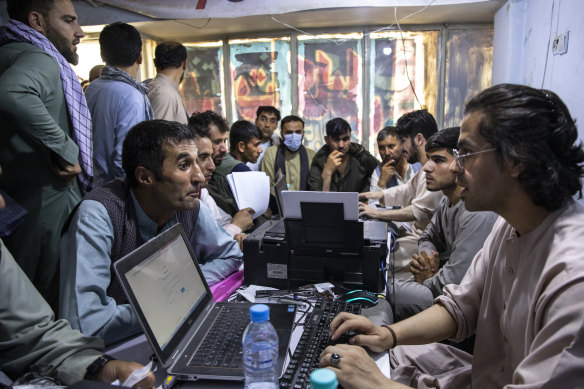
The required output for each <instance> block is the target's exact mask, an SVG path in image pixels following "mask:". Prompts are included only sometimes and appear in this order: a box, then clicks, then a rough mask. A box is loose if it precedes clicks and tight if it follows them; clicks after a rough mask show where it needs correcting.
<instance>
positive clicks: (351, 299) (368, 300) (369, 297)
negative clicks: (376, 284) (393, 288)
mask: <svg viewBox="0 0 584 389" xmlns="http://www.w3.org/2000/svg"><path fill="white" fill-rule="evenodd" d="M339 300H340V301H346V302H347V303H349V304H361V306H362V307H363V308H369V307H372V306H374V305H376V304H377V302H378V301H379V299H378V298H377V294H375V293H371V292H369V291H367V290H363V289H357V290H351V291H350V292H347V293H345V294H344V295H342V296H340V297H339Z"/></svg>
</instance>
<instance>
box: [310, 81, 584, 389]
mask: <svg viewBox="0 0 584 389" xmlns="http://www.w3.org/2000/svg"><path fill="white" fill-rule="evenodd" d="M464 113H465V115H464V120H463V122H462V129H461V134H460V138H459V141H458V150H457V153H455V156H457V161H455V162H453V164H452V166H451V170H452V171H453V172H455V173H456V174H457V183H458V185H460V186H462V187H463V188H464V189H463V191H462V193H461V196H462V199H463V200H464V202H465V207H466V208H467V209H468V210H469V211H478V210H490V211H494V212H496V213H498V214H499V215H500V216H501V217H500V218H499V220H498V221H497V222H496V223H495V226H494V227H493V231H492V233H491V235H490V236H489V237H488V238H487V240H486V242H485V245H484V247H483V249H482V250H481V251H479V252H478V253H477V255H476V257H475V258H474V261H473V263H472V264H471V266H470V268H469V270H468V272H467V274H466V276H465V277H464V278H463V280H462V282H461V283H460V285H447V286H446V287H445V288H444V295H442V296H440V297H438V298H437V299H436V301H435V304H434V305H433V306H432V307H430V308H429V309H427V310H425V311H423V312H421V313H419V314H418V315H416V316H413V317H411V318H409V319H407V320H404V321H401V322H399V323H396V324H393V325H391V326H386V327H385V328H384V327H377V326H375V325H373V324H372V323H371V322H370V321H368V320H367V319H365V318H363V317H361V316H355V315H350V314H340V315H339V316H337V317H336V318H335V319H334V320H333V322H332V323H331V332H332V338H333V339H336V338H338V337H339V336H340V335H341V334H342V333H345V332H346V331H347V330H348V329H353V330H356V331H357V332H359V333H360V334H361V335H357V336H354V337H353V338H352V340H351V343H352V344H358V345H362V346H366V347H368V348H369V349H371V350H373V351H382V350H386V349H388V348H393V349H392V351H391V365H392V373H391V376H392V379H394V380H395V381H389V380H387V379H386V378H385V377H384V376H383V375H382V374H381V372H380V371H379V369H378V368H377V367H376V365H375V364H374V363H373V362H372V360H371V358H369V357H368V355H367V354H366V353H365V351H364V349H362V348H361V347H357V346H352V345H337V346H330V347H328V348H327V349H325V351H324V352H323V354H322V356H321V360H320V364H321V366H330V365H331V354H333V353H336V354H338V355H339V356H340V361H339V362H338V363H336V367H334V368H333V370H335V371H336V373H337V375H338V378H339V383H340V384H341V385H343V387H344V388H347V389H348V388H357V387H358V388H369V387H372V388H376V389H377V388H401V387H404V385H410V386H413V387H417V388H456V389H459V388H466V387H474V388H480V389H482V388H562V389H564V388H581V387H583V385H584V351H583V350H584V239H583V237H584V206H583V205H582V204H581V203H578V202H577V201H576V200H574V199H573V196H574V195H575V194H577V193H579V194H580V195H581V189H582V182H581V178H582V176H583V171H584V166H583V163H584V151H583V149H582V145H581V144H579V143H578V144H577V143H576V142H577V139H578V131H577V129H576V126H575V124H574V121H573V120H572V118H571V116H570V113H569V112H568V109H567V107H566V106H565V104H564V103H563V102H562V101H561V100H560V98H559V97H558V96H557V95H555V94H554V93H553V92H550V91H546V90H536V89H533V88H529V87H526V86H520V85H509V84H503V85H497V86H494V87H491V88H489V89H486V90H484V91H483V92H481V93H479V95H477V96H476V97H474V98H473V99H472V100H470V101H469V102H468V103H467V104H466V107H465V111H464ZM473 333H476V343H475V349H474V354H473V356H470V355H468V354H466V353H464V352H462V351H460V350H458V349H454V348H452V347H449V346H446V345H443V344H439V343H433V344H429V343H431V342H436V341H439V340H443V339H447V338H450V339H452V340H455V341H460V340H462V339H464V338H466V337H468V336H470V335H472V334H473ZM416 344H417V345H422V346H407V345H416ZM396 345H400V347H397V348H394V347H395V346H396ZM335 361H336V359H335V358H333V362H335ZM396 381H397V382H396Z"/></svg>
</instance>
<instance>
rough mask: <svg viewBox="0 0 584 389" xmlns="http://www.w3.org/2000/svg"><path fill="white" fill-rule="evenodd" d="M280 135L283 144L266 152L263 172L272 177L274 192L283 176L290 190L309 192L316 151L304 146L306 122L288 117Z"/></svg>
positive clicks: (284, 121) (291, 116)
mask: <svg viewBox="0 0 584 389" xmlns="http://www.w3.org/2000/svg"><path fill="white" fill-rule="evenodd" d="M280 133H281V134H282V142H281V143H280V145H279V146H272V147H270V148H268V149H267V150H266V152H265V153H264V159H262V169H261V170H262V171H263V172H265V173H266V174H267V175H268V177H270V184H271V185H270V188H272V192H273V187H274V184H275V182H276V181H277V180H278V179H279V178H280V177H281V176H286V183H287V184H288V189H290V190H307V181H308V172H309V170H310V164H311V163H312V158H314V155H315V154H316V151H314V150H313V149H310V148H308V147H304V145H303V144H302V142H303V140H304V120H302V119H301V118H299V117H298V116H294V115H290V116H286V117H285V118H284V119H282V122H281V123H280ZM272 195H274V193H272Z"/></svg>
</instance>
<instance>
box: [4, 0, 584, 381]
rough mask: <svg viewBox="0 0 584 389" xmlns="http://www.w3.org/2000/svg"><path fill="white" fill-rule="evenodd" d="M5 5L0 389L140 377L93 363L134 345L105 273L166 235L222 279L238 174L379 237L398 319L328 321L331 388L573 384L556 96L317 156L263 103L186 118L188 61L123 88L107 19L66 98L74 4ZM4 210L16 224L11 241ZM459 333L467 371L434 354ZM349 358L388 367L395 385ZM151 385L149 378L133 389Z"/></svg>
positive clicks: (120, 43) (133, 67)
mask: <svg viewBox="0 0 584 389" xmlns="http://www.w3.org/2000/svg"><path fill="white" fill-rule="evenodd" d="M7 9H8V15H9V17H10V20H9V22H8V23H7V24H6V25H5V26H3V27H1V28H0V91H2V95H1V97H0V123H1V126H2V128H1V130H0V142H1V143H0V166H1V168H2V169H3V172H2V176H1V177H0V189H1V190H2V192H0V209H2V208H4V197H3V195H4V196H6V199H7V200H8V201H7V203H8V204H9V205H8V207H7V209H6V210H0V227H2V229H1V230H2V231H6V233H5V236H3V237H2V239H3V240H0V292H1V295H2V299H1V302H0V373H1V374H2V375H0V379H2V378H6V379H9V380H18V379H19V377H20V378H21V377H22V376H23V374H24V373H26V372H27V371H29V370H34V371H35V372H37V373H38V374H40V375H42V376H50V377H52V379H54V380H56V381H58V382H61V383H64V384H70V383H73V382H76V381H79V380H80V379H83V378H85V379H97V380H102V381H105V382H111V381H113V380H115V379H121V380H123V379H124V378H126V377H127V376H128V375H129V374H130V373H131V372H132V371H133V370H135V369H136V368H139V367H141V366H140V365H138V364H135V363H132V362H123V361H115V360H111V358H109V357H107V356H104V355H103V350H104V346H108V345H112V344H114V343H116V342H119V341H122V340H124V339H126V338H128V337H130V336H132V335H135V334H137V333H139V332H140V326H139V323H138V319H137V317H136V314H135V313H134V311H133V310H132V308H131V306H130V305H129V304H128V301H127V299H126V296H125V295H124V292H123V290H122V288H121V286H120V284H119V282H118V280H117V279H116V278H115V277H114V276H113V272H112V265H113V263H114V262H115V261H117V260H118V259H120V258H122V257H123V256H124V255H126V254H127V253H129V252H131V251H132V250H134V249H135V248H137V247H139V246H140V245H142V244H143V243H144V242H146V241H147V240H149V239H151V238H152V237H154V236H156V235H158V234H159V233H161V232H163V231H165V230H167V229H168V228H170V227H172V226H173V225H175V224H176V223H181V224H182V226H183V228H184V230H185V233H186V235H187V237H188V239H189V241H190V244H191V246H192V249H193V251H194V253H195V255H196V257H197V258H198V260H199V261H200V265H201V269H202V271H203V274H204V276H205V279H206V281H207V283H208V284H209V285H213V284H215V283H218V282H220V281H221V280H223V279H225V278H226V277H227V276H229V275H230V274H232V273H233V272H235V271H237V270H238V269H240V268H241V265H242V259H243V253H242V247H243V244H242V241H243V240H244V239H245V238H246V234H245V233H246V232H249V231H250V230H252V229H253V228H254V226H256V225H257V221H256V222H254V219H253V217H252V215H253V214H254V213H255V211H254V210H253V209H251V208H246V209H239V208H238V206H237V202H236V201H235V198H234V195H233V193H232V191H231V189H230V186H229V184H228V180H227V176H228V175H229V174H231V173H233V172H249V171H254V170H256V171H263V172H265V173H266V175H267V176H268V177H269V179H270V183H271V187H273V185H274V183H275V182H276V181H277V180H279V179H280V178H281V177H284V178H285V181H286V184H287V186H288V188H289V189H290V190H312V191H325V192H326V191H342V192H359V193H360V195H359V197H360V200H362V202H361V203H360V204H359V211H360V212H359V214H360V216H361V217H364V218H373V219H378V220H384V221H387V222H389V223H390V224H391V225H392V228H391V234H392V239H393V240H394V241H395V246H394V247H393V252H392V253H391V254H390V259H391V275H390V282H391V284H392V288H391V290H392V293H391V294H390V296H388V297H389V300H390V301H391V303H392V306H393V309H394V312H393V314H394V316H395V319H396V323H395V324H392V325H390V326H385V327H378V326H375V325H373V324H372V323H371V322H370V321H368V320H367V319H366V318H364V317H362V316H356V315H351V314H341V315H339V316H338V317H337V318H335V320H333V322H332V323H331V334H332V338H333V339H336V338H338V337H339V336H340V335H341V334H344V333H346V332H347V331H348V330H354V331H356V332H357V333H358V335H356V336H353V337H352V338H351V339H350V344H349V345H336V346H330V347H328V348H327V349H326V350H325V351H324V353H323V354H322V356H321V361H320V363H321V365H322V366H325V367H329V368H331V369H333V370H335V372H336V373H337V375H338V377H339V381H340V383H341V384H342V385H343V387H345V388H353V387H354V388H357V387H359V388H363V387H375V386H379V385H383V386H384V387H401V385H410V386H414V387H453V388H461V387H471V386H474V387H487V386H489V385H491V386H501V387H502V386H506V385H516V386H514V387H521V385H525V386H526V387H551V386H552V385H554V384H557V385H558V386H562V387H577V385H576V382H579V381H578V380H577V379H578V377H581V376H582V375H584V372H583V371H582V370H583V369H584V368H583V367H582V366H584V361H583V360H582V359H583V358H582V357H581V352H580V350H582V347H584V344H583V342H584V339H583V335H584V332H583V326H584V320H583V319H584V318H583V317H582V315H583V312H584V309H583V308H584V303H583V302H582V301H583V300H582V299H581V297H580V296H581V295H582V293H583V292H584V290H583V289H584V264H583V263H584V262H583V261H581V259H582V256H583V255H584V254H582V252H583V250H582V248H583V247H582V245H581V244H580V243H579V242H580V240H579V239H578V237H581V236H582V234H583V233H584V217H583V216H584V209H583V208H582V205H581V204H579V203H578V202H577V201H575V200H574V199H573V196H575V195H576V194H580V195H581V188H582V183H581V178H582V175H583V169H584V167H583V163H584V151H583V150H582V146H581V145H579V144H577V138H578V132H577V129H576V126H575V124H574V120H573V119H572V117H571V116H570V113H569V111H568V109H567V108H566V106H565V104H564V103H563V102H562V100H561V99H560V98H559V97H558V96H557V95H555V94H554V93H553V92H550V91H545V90H536V89H533V88H530V87H526V86H520V85H510V84H503V85H497V86H494V87H491V88H489V89H486V90H484V91H483V92H481V93H479V94H478V95H477V96H475V97H474V98H473V99H471V100H470V101H469V102H468V103H467V104H466V105H465V109H464V119H463V121H462V124H461V127H453V128H446V129H443V130H440V131H439V130H438V126H437V123H436V121H435V120H434V118H433V116H432V115H431V114H430V113H429V112H428V111H426V110H416V111H412V112H409V113H406V114H404V115H403V116H402V117H400V118H399V120H398V121H397V122H396V125H395V127H393V126H388V127H385V128H383V129H381V130H380V131H379V133H378V136H377V148H378V151H379V155H380V157H381V161H379V160H378V159H377V158H376V157H375V156H373V155H372V154H371V153H369V151H367V150H366V149H365V148H364V147H363V146H362V145H360V144H358V143H355V142H353V141H352V138H354V137H353V136H352V131H353V130H352V129H351V126H350V124H349V123H348V122H347V121H346V120H344V119H343V118H333V119H331V120H329V121H328V122H327V123H326V136H325V137H324V142H325V145H324V146H323V147H322V148H321V149H320V150H312V149H310V148H309V147H306V146H305V145H304V125H305V122H304V120H303V119H302V118H301V117H299V116H295V115H288V116H285V117H283V118H282V117H281V114H280V111H279V110H278V109H277V108H275V107H272V106H260V107H259V108H258V109H257V113H256V119H255V123H252V122H250V121H246V120H238V121H236V122H234V123H233V124H232V125H231V126H229V125H228V123H227V122H226V120H225V119H224V118H223V117H221V116H220V115H218V114H217V113H215V112H212V111H205V112H195V113H192V114H189V113H188V112H186V110H185V108H184V106H183V104H182V100H181V97H180V94H179V86H180V83H181V81H182V77H183V75H184V71H185V68H186V61H187V52H186V49H185V47H184V46H183V45H182V44H180V43H178V42H170V41H169V42H163V43H160V44H159V45H158V46H157V47H156V51H155V59H154V63H155V66H156V70H157V75H156V77H155V78H153V79H152V80H148V81H147V82H145V83H142V82H139V81H138V80H136V77H137V73H138V67H139V66H140V65H141V63H142V62H143V58H142V54H141V52H142V50H141V48H142V43H141V38H140V34H139V33H138V31H137V30H136V29H135V28H134V27H132V26H130V25H128V24H125V23H113V24H110V25H108V26H106V27H105V28H104V29H103V31H102V32H101V34H100V38H99V43H100V49H101V55H102V59H103V61H104V62H105V65H104V66H103V67H101V68H99V70H98V71H97V73H98V74H97V75H96V74H94V75H93V77H94V79H93V80H92V81H91V82H90V83H89V85H88V86H87V87H86V89H85V91H84V90H83V89H82V87H81V84H80V83H79V81H78V79H77V77H76V75H75V73H74V72H73V70H72V68H71V66H70V64H76V63H77V62H78V56H77V54H76V45H77V44H78V43H79V40H80V38H82V37H83V36H84V33H83V31H82V30H81V28H80V26H79V24H78V22H77V15H76V14H75V10H74V8H73V4H72V2H71V0H54V1H50V0H46V1H20V0H18V1H17V0H8V1H7ZM278 127H279V129H280V131H279V133H277V132H276V130H277V129H278ZM271 194H272V196H273V195H274V193H273V189H272V193H271ZM16 209H18V212H21V214H24V216H21V217H19V218H17V219H18V220H17V223H12V222H10V223H9V222H8V220H9V218H10V215H12V214H14V213H16ZM270 212H271V211H268V212H267V213H266V215H265V217H270ZM55 316H57V317H58V318H59V319H58V320H56V319H55ZM475 334H476V343H475V348H474V353H473V354H472V355H471V354H468V353H466V352H464V351H461V350H459V349H455V348H452V346H449V345H446V344H444V343H434V342H437V341H442V340H445V339H451V340H453V341H461V340H463V339H465V338H468V337H470V336H472V335H475ZM398 344H399V346H398ZM396 346H398V347H396ZM363 347H365V348H369V349H370V350H372V351H382V350H387V349H391V365H392V379H393V380H394V381H391V382H389V381H387V380H386V378H385V377H384V376H383V375H382V374H381V372H380V371H379V370H378V369H377V368H376V367H375V365H374V362H373V361H372V359H371V358H370V357H369V356H368V355H367V354H366V353H365V351H364V348H363ZM332 354H336V356H335V359H331V355H332ZM336 357H340V361H339V358H336ZM333 360H334V363H333ZM21 379H22V378H21ZM17 382H18V381H17ZM571 383H574V385H571ZM153 384H154V377H153V376H152V375H150V376H148V377H146V378H145V379H144V380H143V381H142V382H140V383H138V384H137V385H138V386H141V387H152V386H153ZM560 384H561V385H560Z"/></svg>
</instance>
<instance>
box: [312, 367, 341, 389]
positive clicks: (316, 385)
mask: <svg viewBox="0 0 584 389" xmlns="http://www.w3.org/2000/svg"><path fill="white" fill-rule="evenodd" d="M338 384H339V383H338V381H337V375H336V374H335V372H334V371H332V370H330V369H316V370H315V371H313V372H312V373H310V386H311V387H312V389H336V388H337V386H338Z"/></svg>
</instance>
